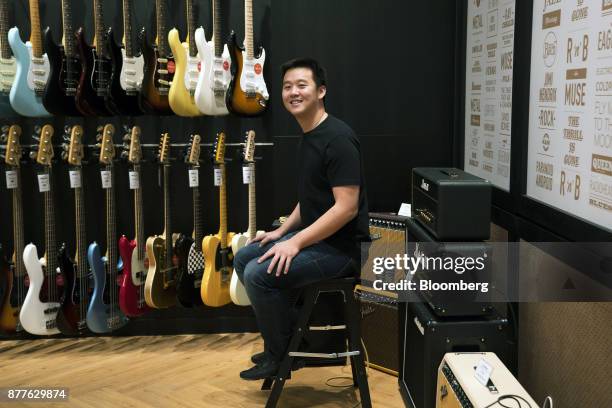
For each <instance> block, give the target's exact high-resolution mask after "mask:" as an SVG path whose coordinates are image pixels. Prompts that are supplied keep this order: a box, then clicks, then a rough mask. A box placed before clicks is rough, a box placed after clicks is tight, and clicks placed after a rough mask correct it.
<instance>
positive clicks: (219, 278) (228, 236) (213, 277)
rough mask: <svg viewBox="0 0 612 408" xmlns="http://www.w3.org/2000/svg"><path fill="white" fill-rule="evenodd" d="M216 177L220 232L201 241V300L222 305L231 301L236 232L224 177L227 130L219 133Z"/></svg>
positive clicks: (215, 154)
mask: <svg viewBox="0 0 612 408" xmlns="http://www.w3.org/2000/svg"><path fill="white" fill-rule="evenodd" d="M214 163H215V172H217V175H215V179H216V181H217V183H216V184H219V212H220V214H219V218H220V220H219V233H217V234H216V235H209V236H207V237H205V238H204V240H203V241H202V251H203V252H204V262H205V264H206V265H205V267H204V276H203V278H202V287H201V291H200V292H201V293H200V294H201V295H202V301H203V302H204V304H205V305H207V306H213V307H218V306H223V305H226V304H228V303H230V302H231V301H232V300H231V298H230V291H229V289H230V279H231V278H232V270H233V261H234V254H233V253H232V247H231V242H232V238H234V233H233V232H227V191H226V177H225V134H224V133H220V134H219V135H218V136H217V140H216V142H215V150H214Z"/></svg>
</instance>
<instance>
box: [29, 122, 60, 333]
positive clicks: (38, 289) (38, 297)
mask: <svg viewBox="0 0 612 408" xmlns="http://www.w3.org/2000/svg"><path fill="white" fill-rule="evenodd" d="M40 132H41V133H40V143H39V147H38V152H35V151H33V152H32V153H31V156H34V154H35V155H36V162H37V163H38V164H40V165H41V166H42V167H43V169H44V171H43V172H42V174H39V175H38V185H39V190H40V192H41V193H43V195H44V203H45V250H46V251H45V256H44V257H43V258H41V259H38V252H37V250H36V246H35V245H34V244H28V245H27V246H26V247H25V249H24V250H23V263H24V265H25V268H26V271H27V273H28V278H29V280H30V286H29V287H28V293H27V294H26V297H25V300H24V302H23V306H21V311H20V312H19V320H20V322H21V325H22V326H23V328H24V329H25V330H26V331H27V332H28V333H31V334H36V335H50V334H57V333H59V330H58V328H57V321H56V317H57V312H58V310H59V308H60V303H59V299H60V296H59V295H60V294H59V293H58V288H57V281H56V277H57V271H58V264H59V262H58V251H57V242H56V239H55V220H54V211H53V210H54V208H53V207H54V206H53V189H52V183H51V160H52V159H53V145H52V143H51V139H52V136H53V127H51V125H45V126H43V128H42V130H41V131H40ZM37 138H38V136H34V139H37Z"/></svg>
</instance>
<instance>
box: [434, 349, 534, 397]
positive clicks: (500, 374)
mask: <svg viewBox="0 0 612 408" xmlns="http://www.w3.org/2000/svg"><path fill="white" fill-rule="evenodd" d="M481 360H484V361H485V362H486V363H488V365H489V366H490V367H491V369H492V371H491V376H490V378H489V382H488V383H487V385H486V386H485V385H483V384H482V383H480V382H479V381H478V380H477V379H476V377H475V375H474V374H475V371H476V367H477V366H478V364H479V363H480V362H481ZM436 388H437V390H436V408H485V407H491V406H496V405H498V406H500V407H501V406H509V405H503V402H504V400H505V398H504V396H512V397H514V399H515V401H512V402H511V401H510V399H511V398H507V400H506V401H505V402H506V403H508V404H510V403H512V404H513V405H512V406H517V405H516V400H519V401H520V406H521V407H523V406H524V407H528V406H531V407H533V408H537V407H539V405H538V404H537V403H536V402H535V401H534V400H533V399H532V398H531V397H530V396H529V394H528V393H527V391H525V389H524V388H523V387H522V386H521V384H520V383H519V382H518V381H517V380H516V378H514V376H513V375H512V373H510V371H509V370H508V369H507V368H506V366H505V365H504V363H502V362H501V360H500V359H499V357H497V356H496V355H495V353H448V354H446V355H445V356H444V359H443V360H442V362H441V363H440V367H439V368H438V386H437V387H436ZM500 397H501V400H500V402H499V403H498V404H496V401H498V399H499V398H500ZM517 397H520V398H517ZM521 399H522V400H521Z"/></svg>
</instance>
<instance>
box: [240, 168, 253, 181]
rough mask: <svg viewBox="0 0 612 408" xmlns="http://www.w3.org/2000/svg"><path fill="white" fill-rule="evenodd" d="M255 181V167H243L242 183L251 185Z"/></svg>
mask: <svg viewBox="0 0 612 408" xmlns="http://www.w3.org/2000/svg"><path fill="white" fill-rule="evenodd" d="M252 181H253V167H251V166H242V182H243V183H244V184H251V182H252Z"/></svg>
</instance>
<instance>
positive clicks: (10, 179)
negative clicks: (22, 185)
mask: <svg viewBox="0 0 612 408" xmlns="http://www.w3.org/2000/svg"><path fill="white" fill-rule="evenodd" d="M17 187H19V182H18V181H17V172H16V171H15V170H9V171H7V172H6V188H8V189H13V188H17Z"/></svg>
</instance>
